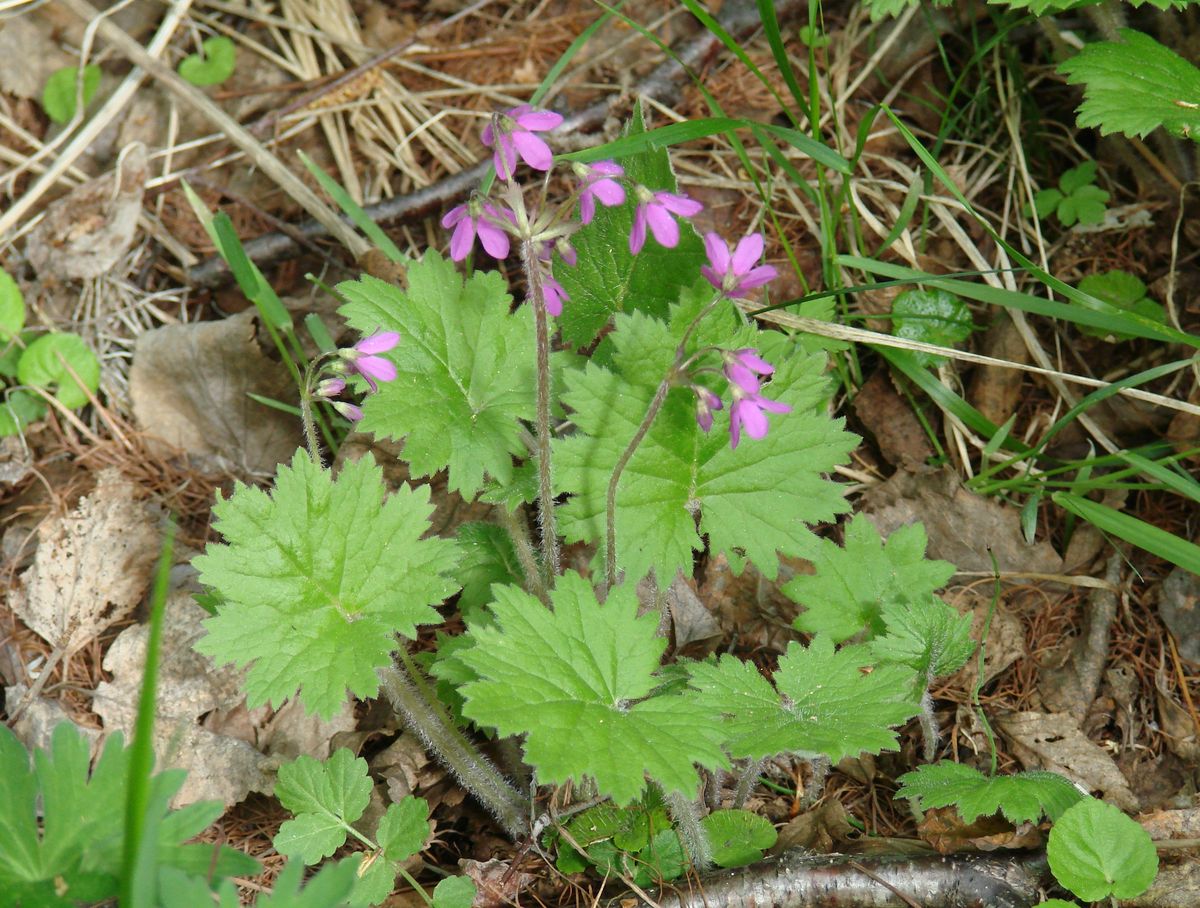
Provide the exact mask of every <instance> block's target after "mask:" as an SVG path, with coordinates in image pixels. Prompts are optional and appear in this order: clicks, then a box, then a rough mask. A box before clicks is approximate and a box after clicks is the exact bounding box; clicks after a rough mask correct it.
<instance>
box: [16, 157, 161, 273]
mask: <svg viewBox="0 0 1200 908" xmlns="http://www.w3.org/2000/svg"><path fill="white" fill-rule="evenodd" d="M148 173H149V171H148V170H147V164H146V146H145V145H142V144H141V143H140V142H137V143H134V144H132V145H129V146H128V147H127V148H126V149H125V150H124V151H123V152H122V154H121V155H120V157H119V158H118V160H117V166H116V168H115V169H114V170H113V171H112V172H111V173H107V174H105V175H104V176H102V177H98V178H96V179H95V180H91V181H90V182H87V183H84V184H83V185H82V186H77V187H76V188H74V189H72V190H71V191H70V192H69V193H67V194H66V195H65V196H63V197H62V198H61V199H58V200H57V201H55V202H53V203H52V204H50V205H49V206H48V207H47V208H46V216H45V217H44V218H43V219H42V220H41V222H40V223H39V224H38V225H37V226H36V227H34V228H33V230H31V231H30V233H29V237H28V239H27V240H26V241H25V255H26V256H28V258H29V261H30V264H32V265H33V267H34V269H35V270H36V271H37V273H38V276H39V277H40V278H42V279H43V280H46V279H47V278H56V279H58V280H60V281H68V280H74V279H76V278H90V277H100V276H101V275H102V274H106V273H107V272H108V271H109V270H110V269H111V268H112V267H113V266H114V265H115V264H116V263H117V261H118V260H119V259H120V258H121V256H123V255H124V254H125V253H126V252H127V251H128V250H129V247H130V246H131V245H133V238H134V235H135V234H136V233H137V222H138V216H139V215H140V214H141V211H142V193H143V191H144V190H145V188H146V176H147V175H148Z"/></svg>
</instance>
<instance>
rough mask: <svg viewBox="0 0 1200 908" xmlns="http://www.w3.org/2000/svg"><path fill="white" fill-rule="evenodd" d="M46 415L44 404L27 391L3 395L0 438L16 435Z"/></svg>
mask: <svg viewBox="0 0 1200 908" xmlns="http://www.w3.org/2000/svg"><path fill="white" fill-rule="evenodd" d="M45 415H46V404H45V402H44V401H43V400H42V399H41V398H40V397H34V396H33V395H32V394H30V393H29V392H28V391H22V390H21V389H19V388H18V389H16V390H13V391H9V392H8V393H6V394H5V395H4V402H3V403H0V437H4V436H7V435H18V434H20V432H21V431H22V430H23V429H24V428H25V427H26V426H27V425H29V424H30V423H31V422H36V421H37V420H39V419H41V418H42V417H43V416H45Z"/></svg>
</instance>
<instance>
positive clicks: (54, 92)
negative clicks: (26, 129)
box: [42, 63, 101, 126]
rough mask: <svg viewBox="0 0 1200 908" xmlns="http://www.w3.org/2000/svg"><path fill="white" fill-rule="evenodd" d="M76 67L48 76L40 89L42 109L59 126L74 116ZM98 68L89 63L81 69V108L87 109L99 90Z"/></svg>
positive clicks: (77, 69) (77, 71)
mask: <svg viewBox="0 0 1200 908" xmlns="http://www.w3.org/2000/svg"><path fill="white" fill-rule="evenodd" d="M78 78H79V67H78V66H64V67H63V68H62V69H57V70H55V71H54V72H52V73H51V74H50V78H49V79H47V80H46V87H45V88H43V89H42V108H43V109H44V110H45V111H46V116H48V117H49V118H50V119H51V120H53V121H54V122H55V123H58V124H59V125H60V126H61V125H62V124H64V123H67V122H69V121H70V119H71V118H72V117H73V116H75V89H76V81H77V80H78ZM100 78H101V72H100V67H99V66H97V65H96V64H94V63H90V64H88V65H87V66H85V67H84V68H83V106H84V107H87V106H88V104H89V103H91V100H92V98H94V97H95V96H96V92H97V91H98V90H99V89H100Z"/></svg>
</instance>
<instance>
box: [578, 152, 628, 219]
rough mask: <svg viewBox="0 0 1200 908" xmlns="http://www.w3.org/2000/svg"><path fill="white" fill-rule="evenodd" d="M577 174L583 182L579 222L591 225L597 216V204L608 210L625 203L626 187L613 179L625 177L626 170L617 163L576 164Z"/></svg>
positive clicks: (580, 194) (580, 193) (580, 192)
mask: <svg viewBox="0 0 1200 908" xmlns="http://www.w3.org/2000/svg"><path fill="white" fill-rule="evenodd" d="M575 173H576V175H577V176H579V178H580V179H582V180H583V188H582V189H580V190H579V220H581V221H583V223H585V224H590V223H591V222H592V218H594V217H595V216H596V203H597V202H599V203H600V204H601V205H604V206H606V207H608V208H611V207H612V206H614V205H621V204H623V203H624V202H625V187H624V186H622V185H621V184H620V183H618V182H617V181H616V180H615V179H613V177H621V176H624V175H625V168H624V167H622V166H621V165H620V164H618V163H616V162H615V161H596V163H594V164H576V165H575Z"/></svg>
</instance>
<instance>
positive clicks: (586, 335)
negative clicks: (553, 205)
mask: <svg viewBox="0 0 1200 908" xmlns="http://www.w3.org/2000/svg"><path fill="white" fill-rule="evenodd" d="M643 130H644V127H643V124H642V115H641V106H640V105H637V106H635V108H634V116H633V120H632V121H631V123H630V124H629V127H628V129H627V132H626V134H627V135H634V136H636V135H639V134H641V133H642V132H643ZM618 163H620V164H621V166H623V167H624V168H625V176H626V178H627V179H628V180H629V181H631V182H632V183H638V184H641V185H643V186H645V187H647V188H648V189H652V190H660V189H665V190H668V191H670V192H675V191H676V185H675V174H674V172H673V171H672V169H671V159H670V155H669V154H668V152H667V149H666V148H663V147H659V148H654V149H650V150H646V151H643V152H640V153H638V154H633V155H629V156H626V157H623V158H620V159H619V160H618ZM636 207H637V200H636V198H635V197H634V193H633V192H632V190H627V191H626V194H625V204H624V205H620V206H617V207H615V208H605V207H603V206H597V211H596V216H595V218H594V219H593V220H592V222H591V223H590V224H586V225H584V226H583V227H581V228H580V229H579V230H578V231H577V232H575V233H574V234H572V236H571V245H572V246H574V247H575V251H576V253H577V254H578V264H576V265H575V266H573V267H572V266H568V265H566V264H565V263H563V262H561V261H556V263H555V266H554V277H555V278H556V279H557V280H558V281H559V283H561V284H562V285H563V288H564V289H565V290H566V291H567V293H568V295H569V296H570V297H571V299H570V301H569V302H568V303H566V304H565V305H564V306H563V313H562V315H561V316H560V317H559V319H558V326H559V328H561V330H562V335H563V338H564V340H566V341H567V343H569V344H572V345H574V346H576V347H584V346H587V345H588V344H590V343H591V342H592V341H593V340H594V339H595V337H596V335H597V334H598V333H599V332H600V330H601V329H602V328H603V327H604V326H605V325H606V324H608V321H609V319H610V318H612V316H613V315H614V314H616V313H618V312H632V311H642V312H646V313H649V314H651V315H655V316H657V317H659V318H662V317H665V316H666V314H667V308H668V306H670V304H671V303H673V302H675V300H676V299H677V298H678V297H679V291H680V290H681V289H683V288H684V287H690V286H691V285H692V284H693V283H694V282H695V280H696V278H697V276H699V274H700V266H701V265H703V264H704V263H705V262H706V261H707V258H706V257H705V254H704V244H703V243H702V242H701V240H700V237H699V236H698V235H697V234H696V231H695V230H694V229H693V228H692V227H691V226H690V225H688V224H687V223H685V222H682V221H681V223H680V231H679V245H678V246H676V247H675V248H674V249H667V248H664V247H663V246H660V245H659V244H658V243H657V242H656V241H655V240H654V238H653V237H650V238H648V239H647V240H646V245H645V247H644V248H643V249H642V251H641V252H640V253H638V254H637V255H636V256H635V255H633V254H632V253H631V252H630V251H629V231H630V229H631V228H632V226H633V212H634V209H635V208H636Z"/></svg>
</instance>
